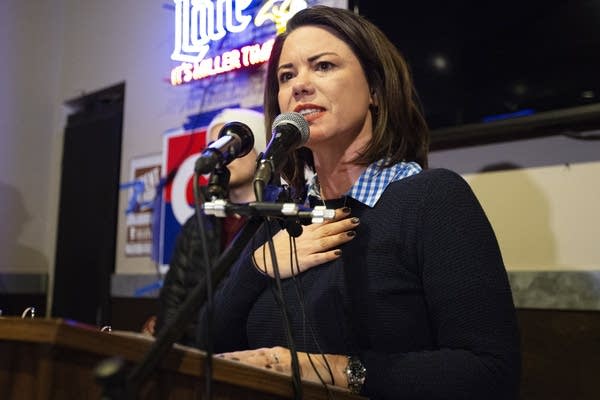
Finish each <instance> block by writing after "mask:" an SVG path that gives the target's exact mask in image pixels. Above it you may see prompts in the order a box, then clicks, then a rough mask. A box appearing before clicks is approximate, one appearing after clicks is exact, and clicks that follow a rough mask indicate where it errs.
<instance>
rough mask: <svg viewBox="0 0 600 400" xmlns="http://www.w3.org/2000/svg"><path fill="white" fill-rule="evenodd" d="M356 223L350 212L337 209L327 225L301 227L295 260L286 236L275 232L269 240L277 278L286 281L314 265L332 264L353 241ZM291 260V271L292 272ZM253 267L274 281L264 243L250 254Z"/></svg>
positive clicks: (282, 232)
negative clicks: (276, 266) (252, 259)
mask: <svg viewBox="0 0 600 400" xmlns="http://www.w3.org/2000/svg"><path fill="white" fill-rule="evenodd" d="M359 223H360V221H359V219H358V218H356V217H350V209H349V208H347V207H345V208H338V209H336V210H335V217H334V218H333V219H331V220H329V221H325V222H323V223H318V224H310V225H306V226H303V227H302V228H303V229H302V234H301V235H300V236H299V237H297V238H296V253H297V260H298V264H299V265H295V264H296V257H295V256H293V255H292V254H291V249H290V236H289V234H288V233H287V231H286V230H281V231H279V232H278V233H277V234H276V235H275V236H274V237H273V244H274V246H275V254H276V258H277V265H278V266H279V274H280V276H281V278H289V277H291V276H292V275H297V274H299V273H300V272H303V271H306V270H307V269H309V268H312V267H314V266H317V265H321V264H324V263H326V262H329V261H333V260H335V259H337V258H339V257H340V256H341V255H342V251H341V249H340V248H339V247H340V246H341V245H342V244H344V243H346V242H349V241H350V240H352V239H354V237H355V236H356V232H355V231H354V229H355V228H356V227H357V226H358V225H359ZM290 256H291V257H290ZM291 259H293V263H294V267H293V268H292V265H291ZM254 261H255V263H256V267H257V268H258V269H259V270H260V271H261V272H263V273H265V274H267V275H269V276H271V277H274V273H273V266H272V263H271V252H270V251H269V246H268V244H267V243H265V244H263V245H262V246H261V247H259V248H258V249H256V250H255V251H254Z"/></svg>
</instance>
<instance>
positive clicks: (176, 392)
mask: <svg viewBox="0 0 600 400" xmlns="http://www.w3.org/2000/svg"><path fill="white" fill-rule="evenodd" d="M153 340H154V339H153V338H152V337H148V336H145V335H142V334H139V333H136V332H118V331H117V332H115V331H113V332H110V333H109V332H101V331H100V330H99V329H98V328H96V327H93V326H89V325H85V324H81V323H77V322H73V321H69V320H62V319H22V318H3V317H0V399H11V400H21V399H36V400H41V399H56V400H66V399H78V400H80V399H100V398H101V397H102V387H101V386H100V385H99V384H98V383H97V382H96V377H95V374H94V370H95V368H96V366H97V365H98V364H99V363H100V362H101V361H103V360H105V359H108V358H110V357H114V356H118V357H120V358H122V359H124V360H125V361H126V365H127V368H131V367H132V366H133V365H135V364H136V363H138V362H139V361H140V360H141V359H142V358H143V357H144V355H145V354H146V352H147V351H148V350H149V349H150V347H151V346H152V342H153ZM204 361H205V353H204V352H202V351H200V350H197V349H193V348H189V347H185V346H180V345H174V346H173V348H172V349H170V350H169V352H168V353H167V355H166V356H165V357H164V359H163V360H161V362H160V363H159V364H158V366H157V368H156V370H155V371H153V372H152V373H151V374H150V376H149V377H148V378H147V379H146V380H145V381H144V383H143V385H142V386H141V388H140V391H139V397H138V398H140V399H161V400H162V399H177V400H182V399H200V398H202V396H203V394H204V381H205V378H204V375H203V374H204ZM212 388H213V399H215V400H217V399H237V400H239V399H291V398H294V391H293V386H292V381H291V378H290V377H288V376H285V375H283V374H279V373H276V372H271V371H267V370H263V369H259V368H254V367H252V366H248V365H244V364H240V363H237V362H232V361H227V360H222V359H217V358H216V359H214V361H213V384H212ZM328 392H329V393H328ZM303 398H304V399H331V398H333V399H340V400H351V399H354V400H356V399H361V397H359V396H355V395H351V394H350V393H348V392H346V391H345V390H342V389H340V388H336V387H332V386H328V387H327V388H325V387H323V386H322V385H318V384H315V383H312V382H303Z"/></svg>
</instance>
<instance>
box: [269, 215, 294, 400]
mask: <svg viewBox="0 0 600 400" xmlns="http://www.w3.org/2000/svg"><path fill="white" fill-rule="evenodd" d="M269 220H270V219H269V218H267V223H266V224H265V229H266V234H267V243H268V244H269V251H270V252H271V264H272V267H273V275H274V277H275V287H276V289H277V291H276V294H277V295H276V296H275V299H276V300H277V302H278V303H279V306H280V308H281V313H282V314H283V322H284V328H285V333H286V337H287V343H288V347H289V349H290V356H291V358H292V363H291V367H292V384H293V387H294V398H295V399H297V400H301V399H302V397H303V396H302V379H301V376H300V362H299V361H298V352H297V350H296V345H295V344H294V337H293V335H292V325H291V323H290V318H289V316H288V312H287V307H286V304H285V300H284V298H283V288H282V287H281V275H280V274H279V265H278V264H277V255H276V254H275V244H274V243H273V235H272V233H271V226H270V224H269V223H268V222H269ZM265 266H266V264H265Z"/></svg>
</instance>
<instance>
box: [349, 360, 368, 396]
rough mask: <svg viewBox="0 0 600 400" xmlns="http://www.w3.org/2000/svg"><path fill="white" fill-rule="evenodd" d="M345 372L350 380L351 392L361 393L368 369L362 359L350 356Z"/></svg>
mask: <svg viewBox="0 0 600 400" xmlns="http://www.w3.org/2000/svg"><path fill="white" fill-rule="evenodd" d="M344 372H345V373H346V377H347V378H348V389H350V392H351V393H356V394H358V393H360V390H361V389H362V386H363V384H364V383H365V379H366V377H367V369H366V368H365V367H364V365H362V363H361V362H360V359H359V358H358V357H356V356H348V365H346V369H345V370H344Z"/></svg>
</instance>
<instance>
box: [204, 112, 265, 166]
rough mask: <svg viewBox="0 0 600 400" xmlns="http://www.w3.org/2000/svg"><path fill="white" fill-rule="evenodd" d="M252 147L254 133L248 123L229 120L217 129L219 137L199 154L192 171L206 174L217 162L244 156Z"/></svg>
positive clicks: (222, 162)
mask: <svg viewBox="0 0 600 400" xmlns="http://www.w3.org/2000/svg"><path fill="white" fill-rule="evenodd" d="M253 148H254V135H253V134H252V131H251V130H250V128H249V127H248V125H246V124H243V123H241V122H229V123H227V124H225V125H223V127H222V128H221V130H220V131H219V138H218V139H217V140H215V141H214V142H212V143H211V144H210V145H209V146H208V147H207V148H206V149H204V151H203V152H202V153H201V154H200V156H199V157H198V159H197V160H196V164H195V166H194V171H195V172H196V173H197V174H198V175H202V174H207V173H209V172H212V170H214V169H215V167H216V166H217V165H218V164H222V165H227V164H229V163H230V162H231V161H233V160H234V159H236V158H239V157H244V156H245V155H246V154H248V153H249V152H250V150H252V149H253Z"/></svg>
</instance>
